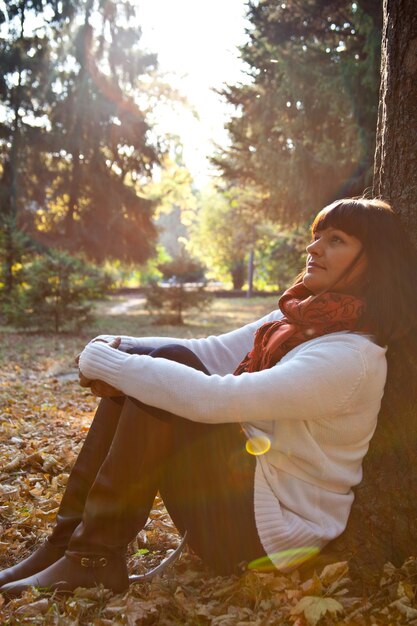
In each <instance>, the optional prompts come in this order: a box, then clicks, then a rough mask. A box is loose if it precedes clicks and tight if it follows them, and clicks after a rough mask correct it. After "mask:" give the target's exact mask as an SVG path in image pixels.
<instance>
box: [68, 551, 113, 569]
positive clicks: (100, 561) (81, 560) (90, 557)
mask: <svg viewBox="0 0 417 626" xmlns="http://www.w3.org/2000/svg"><path fill="white" fill-rule="evenodd" d="M65 556H67V557H68V558H69V559H71V560H72V561H76V563H78V564H79V565H81V567H106V566H107V565H108V563H109V560H108V558H107V557H105V556H100V555H99V554H85V553H82V552H74V551H73V550H67V551H66V552H65Z"/></svg>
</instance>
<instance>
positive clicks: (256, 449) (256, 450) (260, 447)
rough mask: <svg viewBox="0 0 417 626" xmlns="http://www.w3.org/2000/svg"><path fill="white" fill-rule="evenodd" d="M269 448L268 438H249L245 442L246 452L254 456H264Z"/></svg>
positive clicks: (269, 441)
mask: <svg viewBox="0 0 417 626" xmlns="http://www.w3.org/2000/svg"><path fill="white" fill-rule="evenodd" d="M270 447H271V440H270V439H269V438H268V437H264V436H259V437H249V439H248V440H247V441H246V452H249V454H253V455H254V456H260V455H261V454H265V453H266V452H268V450H269V449H270Z"/></svg>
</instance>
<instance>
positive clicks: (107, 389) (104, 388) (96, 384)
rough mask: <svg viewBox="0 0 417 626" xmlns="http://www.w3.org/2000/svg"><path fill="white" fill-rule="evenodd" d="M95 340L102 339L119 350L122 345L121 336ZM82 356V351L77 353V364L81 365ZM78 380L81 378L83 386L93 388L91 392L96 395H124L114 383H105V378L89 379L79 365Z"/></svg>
mask: <svg viewBox="0 0 417 626" xmlns="http://www.w3.org/2000/svg"><path fill="white" fill-rule="evenodd" d="M95 341H102V342H103V343H108V345H109V346H110V347H111V348H115V349H116V350H117V348H118V347H119V346H120V342H121V338H120V337H116V338H115V339H113V340H112V341H109V342H107V341H104V339H96V340H95ZM80 356H81V353H80V354H77V356H76V357H75V363H76V364H77V365H79V362H80ZM78 380H79V383H80V385H81V387H89V388H90V390H91V393H92V394H93V395H94V396H98V397H99V398H111V397H114V396H124V393H123V392H122V391H120V390H119V389H116V387H113V386H112V385H109V384H108V383H105V382H104V381H103V380H89V379H88V378H86V377H85V376H84V374H83V373H82V371H81V370H80V368H79V367H78Z"/></svg>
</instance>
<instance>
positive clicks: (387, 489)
mask: <svg viewBox="0 0 417 626" xmlns="http://www.w3.org/2000/svg"><path fill="white" fill-rule="evenodd" d="M378 118H379V119H378V128H377V148H376V154H375V175H374V195H375V196H379V197H382V198H384V199H387V200H388V201H389V202H391V204H392V205H393V207H394V208H395V210H396V211H397V212H399V213H400V215H401V217H402V219H403V221H404V223H405V224H406V227H407V229H408V231H409V232H410V235H411V236H412V238H413V240H414V242H415V243H416V245H417V2H416V0H384V27H383V36H382V63H381V91H380V105H379V115H378ZM416 272H417V267H416ZM387 358H388V368H389V375H388V381H389V382H388V383H387V387H386V390H385V394H384V400H383V405H382V409H381V413H380V417H379V423H378V427H377V430H376V433H375V436H374V438H373V440H372V442H371V446H370V450H369V452H368V455H367V457H366V459H365V463H364V478H363V481H362V483H361V484H360V485H359V487H358V488H357V489H356V494H355V503H354V505H353V509H352V513H351V517H350V519H349V523H348V527H347V529H346V531H345V533H344V534H343V535H342V536H341V537H340V538H339V539H337V540H336V541H334V542H333V543H332V544H330V545H329V546H328V549H327V550H326V551H325V552H326V553H327V556H328V557H329V556H330V557H331V558H332V560H334V559H337V560H349V561H350V565H351V571H352V570H353V572H352V573H353V578H354V579H356V580H359V581H361V583H362V584H363V585H364V586H365V587H367V588H369V584H371V583H372V582H373V581H374V580H375V579H376V578H377V577H378V575H380V574H381V567H382V565H383V564H384V563H386V562H388V561H391V562H392V563H394V564H395V565H401V564H402V563H403V561H404V560H405V559H406V558H408V557H409V556H414V555H416V554H417V330H414V331H413V332H411V333H410V334H409V336H407V338H406V339H405V340H403V341H402V342H399V343H398V344H397V345H393V346H391V347H390V349H389V350H388V354H387Z"/></svg>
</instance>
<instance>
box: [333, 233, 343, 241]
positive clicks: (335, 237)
mask: <svg viewBox="0 0 417 626" xmlns="http://www.w3.org/2000/svg"><path fill="white" fill-rule="evenodd" d="M332 241H333V242H335V243H340V242H341V243H343V239H342V238H341V237H339V236H338V235H333V237H332Z"/></svg>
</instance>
